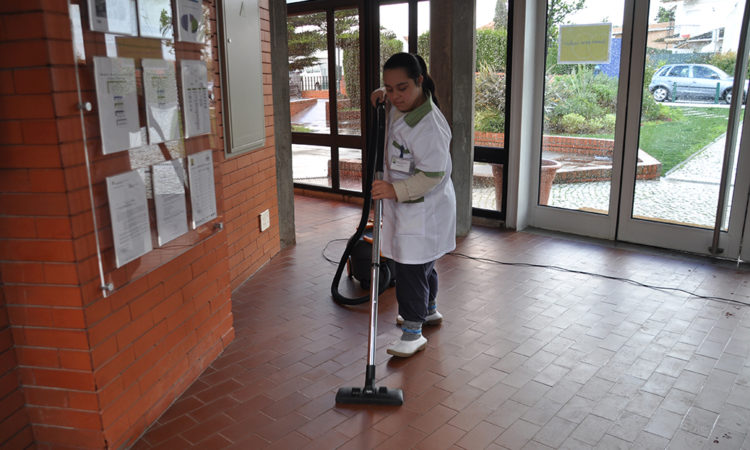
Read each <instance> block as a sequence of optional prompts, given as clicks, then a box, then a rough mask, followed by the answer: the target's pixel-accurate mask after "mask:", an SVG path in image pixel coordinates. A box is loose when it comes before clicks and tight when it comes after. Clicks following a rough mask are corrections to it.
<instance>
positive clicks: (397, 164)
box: [391, 156, 414, 173]
mask: <svg viewBox="0 0 750 450" xmlns="http://www.w3.org/2000/svg"><path fill="white" fill-rule="evenodd" d="M413 164H414V160H413V159H404V158H399V157H398V156H394V157H392V158H391V170H394V171H396V172H404V173H411V172H412V166H413Z"/></svg>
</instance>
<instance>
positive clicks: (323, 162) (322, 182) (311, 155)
mask: <svg viewBox="0 0 750 450" xmlns="http://www.w3.org/2000/svg"><path fill="white" fill-rule="evenodd" d="M330 161H331V148H330V147H322V146H319V145H301V144H292V178H293V179H294V182H295V183H304V184H313V185H316V186H327V187H332V186H333V184H332V183H331V173H330Z"/></svg>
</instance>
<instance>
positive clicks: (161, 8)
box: [138, 0, 173, 39]
mask: <svg viewBox="0 0 750 450" xmlns="http://www.w3.org/2000/svg"><path fill="white" fill-rule="evenodd" d="M138 28H139V29H140V31H141V36H142V37H150V38H158V39H172V34H173V33H172V2H171V0H138Z"/></svg>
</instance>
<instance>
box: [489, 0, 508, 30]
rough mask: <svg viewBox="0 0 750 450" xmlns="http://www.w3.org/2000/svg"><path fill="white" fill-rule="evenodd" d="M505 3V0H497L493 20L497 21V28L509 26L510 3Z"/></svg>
mask: <svg viewBox="0 0 750 450" xmlns="http://www.w3.org/2000/svg"><path fill="white" fill-rule="evenodd" d="M505 3H506V2H505V0H497V3H495V18H494V19H492V21H493V22H495V29H496V30H501V29H503V30H505V29H507V28H508V5H506V4H505Z"/></svg>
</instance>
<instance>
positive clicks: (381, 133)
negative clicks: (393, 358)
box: [331, 103, 391, 306]
mask: <svg viewBox="0 0 750 450" xmlns="http://www.w3.org/2000/svg"><path fill="white" fill-rule="evenodd" d="M374 120H375V127H373V128H375V129H376V130H377V132H376V133H373V134H372V135H371V136H370V139H369V143H368V151H367V161H366V166H365V167H366V169H367V171H366V173H365V185H364V187H363V191H364V192H363V193H364V205H363V207H362V216H361V217H360V220H359V225H358V226H357V230H356V231H355V232H354V234H353V235H352V236H351V237H350V238H349V240H348V241H347V243H346V249H344V253H343V254H342V255H341V260H340V261H339V265H338V267H337V268H336V274H335V275H334V276H333V283H331V296H332V297H333V300H334V301H335V302H336V303H338V304H341V305H347V306H352V305H359V304H362V303H365V302H366V301H368V300H370V296H369V294H368V295H364V296H362V297H355V298H349V297H345V296H344V295H342V294H341V293H339V283H340V282H341V274H342V273H343V272H344V268H345V267H346V263H347V261H348V260H349V256H351V254H352V250H353V249H354V245H355V244H356V243H357V241H359V240H360V238H361V237H362V234H364V232H365V228H366V227H367V220H368V218H369V217H370V204H371V203H372V182H373V180H374V178H375V171H376V170H377V171H381V172H382V170H383V151H384V147H385V104H384V103H378V106H377V114H376V115H375V117H374ZM371 129H372V128H371ZM378 225H379V224H376V225H375V226H378ZM390 279H391V273H390V271H389V269H388V266H387V265H386V264H382V265H381V266H380V282H379V286H378V293H382V292H383V291H384V290H385V289H386V288H388V285H389V284H390ZM371 282H372V280H371Z"/></svg>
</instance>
